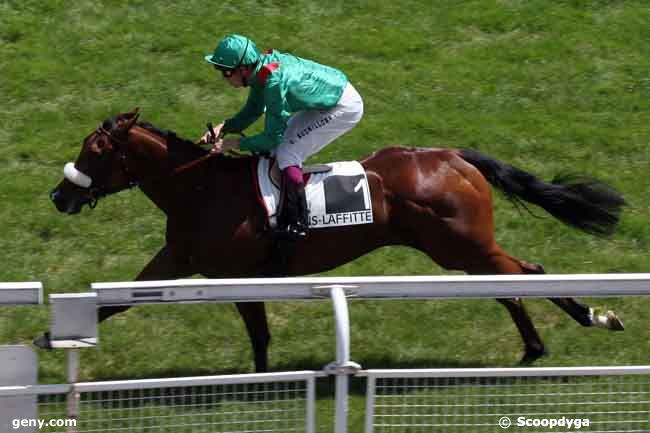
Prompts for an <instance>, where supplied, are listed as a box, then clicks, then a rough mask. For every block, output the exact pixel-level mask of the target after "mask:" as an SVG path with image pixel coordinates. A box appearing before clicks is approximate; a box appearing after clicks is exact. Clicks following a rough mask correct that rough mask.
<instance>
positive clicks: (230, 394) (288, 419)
mask: <svg viewBox="0 0 650 433" xmlns="http://www.w3.org/2000/svg"><path fill="white" fill-rule="evenodd" d="M317 375H318V373H316V372H312V371H302V372H291V373H268V374H245V375H229V376H213V377H194V378H173V379H157V380H132V381H118V382H91V383H77V384H74V385H54V386H40V387H39V386H37V387H12V388H8V387H7V388H0V401H2V398H3V397H2V396H5V397H8V396H12V397H15V396H21V397H37V398H38V410H37V417H36V418H37V419H38V420H40V421H41V422H42V423H43V425H42V427H40V428H38V431H40V432H48V433H57V432H61V433H63V432H66V431H74V432H78V433H84V432H86V433H90V432H165V433H172V432H173V433H178V432H188V433H189V432H191V433H195V432H196V433H198V432H213V433H217V432H222V433H226V432H229V433H231V432H242V433H243V432H246V433H256V432H269V433H272V432H278V433H279V432H283V433H314V432H315V430H314V429H315V401H316V396H315V378H316V376H317ZM70 393H73V394H74V395H75V397H76V398H75V399H74V400H70V399H69V398H68V397H69V395H70ZM71 401H72V403H71ZM71 404H72V407H71ZM61 421H67V422H68V425H63V423H62V422H61ZM72 423H74V426H72V425H70V424H72ZM16 427H17V426H14V425H11V426H10V427H9V428H10V429H11V431H15V432H17V433H23V432H28V431H29V432H31V431H34V429H30V428H29V427H25V428H24V429H22V428H16ZM8 431H9V430H8Z"/></svg>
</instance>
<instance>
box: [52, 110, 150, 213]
mask: <svg viewBox="0 0 650 433" xmlns="http://www.w3.org/2000/svg"><path fill="white" fill-rule="evenodd" d="M138 116H139V114H138V109H137V108H136V109H134V110H132V111H130V112H128V113H122V114H118V115H117V116H114V117H112V118H110V119H108V120H106V121H104V122H103V123H102V124H101V125H100V126H99V127H98V128H97V129H96V130H95V131H93V132H92V133H91V134H90V135H88V136H87V137H86V138H85V139H84V141H83V145H82V147H81V152H80V153H79V156H78V157H77V159H76V161H75V162H68V163H67V164H65V167H64V169H63V174H64V179H63V180H62V181H61V182H60V183H59V185H57V187H56V188H55V189H54V190H53V191H52V192H51V193H50V198H51V199H52V201H53V202H54V204H55V205H56V208H57V209H58V210H59V211H61V212H65V213H68V214H76V213H79V212H80V211H81V208H82V207H83V206H84V205H86V204H87V205H89V207H91V208H94V207H95V205H96V204H97V201H98V200H99V199H100V198H101V197H104V196H106V195H108V194H112V193H115V192H118V191H121V190H123V189H126V188H129V187H132V186H135V185H136V184H137V183H138V181H139V180H140V178H139V174H138V172H137V171H138V170H137V167H136V165H137V161H136V159H137V154H138V153H139V152H141V151H142V150H143V147H144V146H143V145H142V143H140V142H141V141H142V140H138V137H135V136H134V134H133V133H132V131H133V129H135V128H133V127H134V125H135V124H136V121H137V120H138Z"/></svg>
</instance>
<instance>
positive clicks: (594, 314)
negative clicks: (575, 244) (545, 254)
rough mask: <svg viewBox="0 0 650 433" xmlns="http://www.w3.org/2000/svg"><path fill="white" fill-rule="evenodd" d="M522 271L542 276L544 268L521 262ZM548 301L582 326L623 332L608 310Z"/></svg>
mask: <svg viewBox="0 0 650 433" xmlns="http://www.w3.org/2000/svg"><path fill="white" fill-rule="evenodd" d="M521 264H522V269H523V270H524V273H526V274H544V273H545V272H544V268H543V267H542V266H541V265H533V264H530V263H526V262H524V261H521ZM548 299H549V301H551V302H553V303H554V304H555V305H557V306H558V307H560V308H561V309H562V310H563V311H564V312H565V313H567V314H568V315H569V316H571V317H572V318H573V320H575V321H576V322H578V323H579V324H581V325H582V326H585V327H589V326H595V327H597V328H603V329H608V330H610V331H623V330H624V329H625V328H624V326H623V322H622V321H621V319H619V318H618V316H617V315H616V313H614V312H613V311H611V310H608V311H607V312H605V313H604V314H601V313H600V312H598V311H597V310H595V309H593V308H590V307H588V306H586V305H584V304H581V303H579V302H578V301H576V300H575V299H573V298H548Z"/></svg>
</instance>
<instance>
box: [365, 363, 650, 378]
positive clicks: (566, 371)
mask: <svg viewBox="0 0 650 433" xmlns="http://www.w3.org/2000/svg"><path fill="white" fill-rule="evenodd" d="M638 375H650V366H649V365H644V366H623V367H540V368H434V369H408V370H381V369H373V370H362V371H360V372H359V373H357V376H359V377H381V378H422V377H427V378H430V377H444V378H461V377H553V376H638Z"/></svg>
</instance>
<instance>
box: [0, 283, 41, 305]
mask: <svg viewBox="0 0 650 433" xmlns="http://www.w3.org/2000/svg"><path fill="white" fill-rule="evenodd" d="M42 303H43V284H42V283H39V282H34V283H0V306H3V305H38V304H42Z"/></svg>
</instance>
